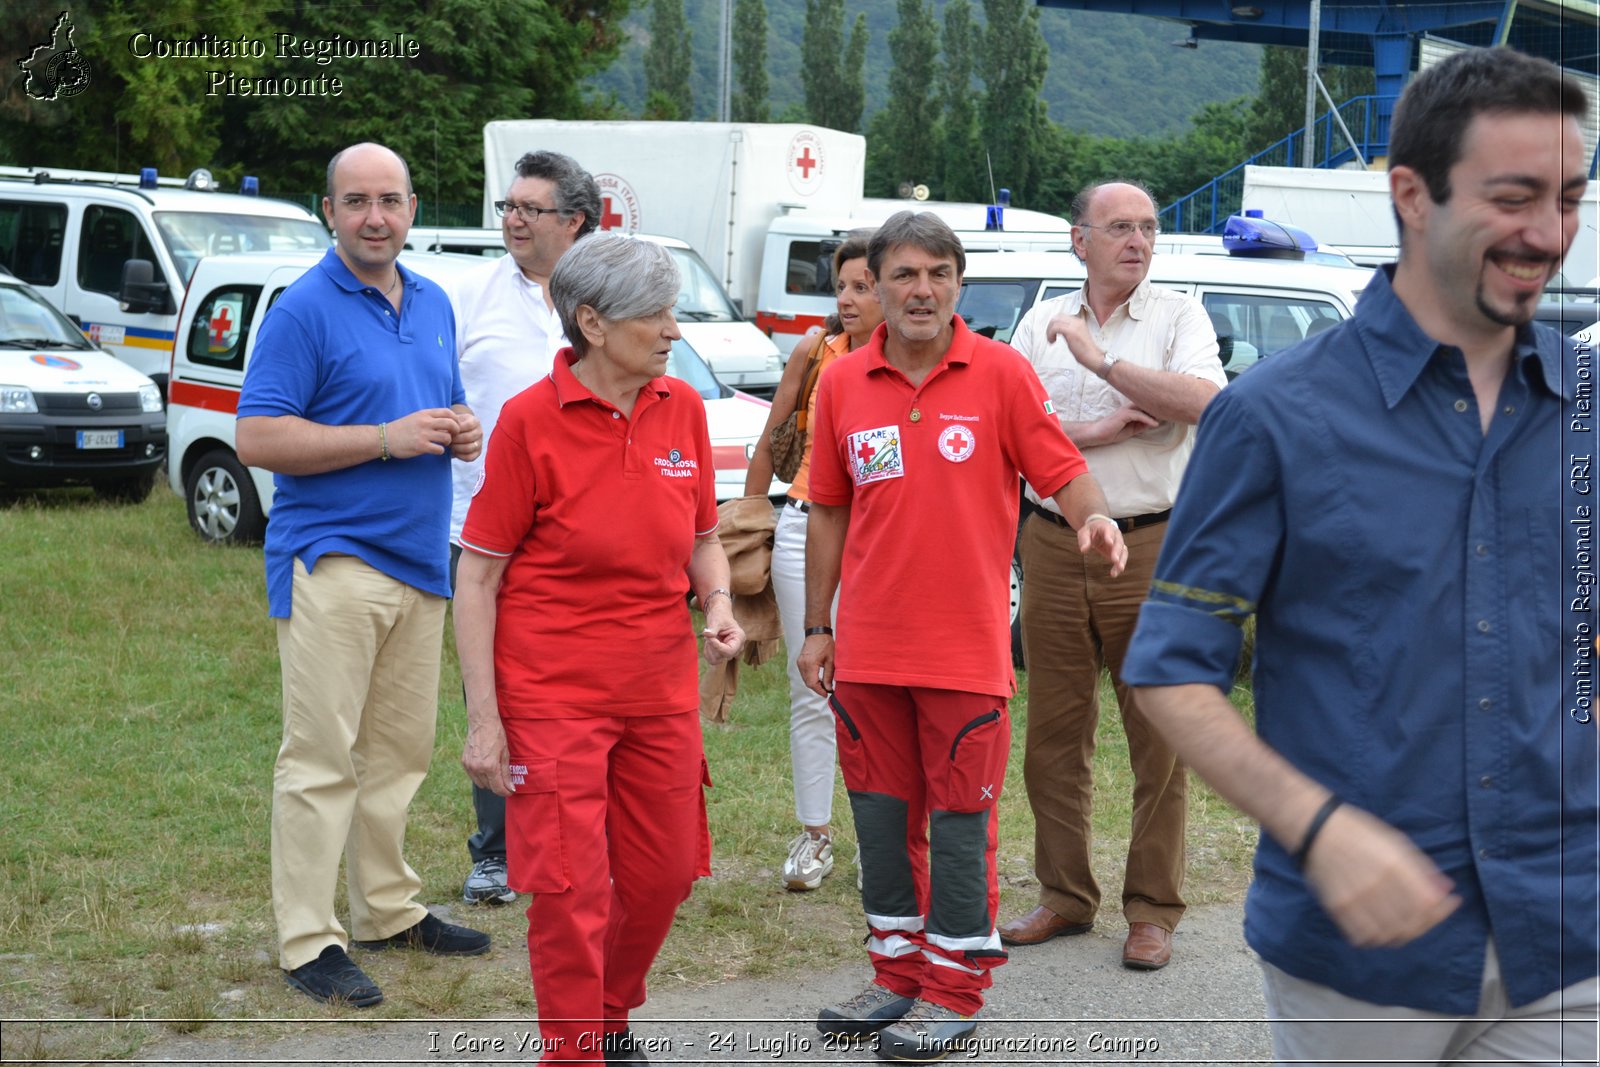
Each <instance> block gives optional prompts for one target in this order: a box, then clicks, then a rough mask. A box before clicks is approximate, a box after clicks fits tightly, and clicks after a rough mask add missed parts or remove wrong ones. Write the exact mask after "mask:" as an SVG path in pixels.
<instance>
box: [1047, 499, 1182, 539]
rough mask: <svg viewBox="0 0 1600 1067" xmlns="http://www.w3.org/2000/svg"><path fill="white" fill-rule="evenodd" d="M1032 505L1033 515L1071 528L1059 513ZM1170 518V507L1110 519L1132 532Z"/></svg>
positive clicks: (1118, 526)
mask: <svg viewBox="0 0 1600 1067" xmlns="http://www.w3.org/2000/svg"><path fill="white" fill-rule="evenodd" d="M1032 507H1033V513H1034V514H1035V515H1038V516H1039V517H1041V518H1045V519H1049V520H1050V521H1051V522H1053V523H1055V524H1056V525H1057V526H1060V527H1062V528H1063V529H1067V530H1070V529H1072V524H1071V523H1069V522H1067V520H1066V519H1064V518H1062V517H1061V516H1060V515H1057V514H1056V513H1055V512H1053V511H1051V510H1050V509H1049V508H1042V507H1040V506H1039V505H1037V504H1033V505H1032ZM1170 518H1172V509H1171V508H1168V509H1167V510H1166V511H1158V512H1156V513H1155V514H1153V515H1134V516H1132V517H1130V518H1126V519H1113V520H1112V521H1113V522H1115V523H1116V524H1117V528H1118V529H1120V530H1121V531H1122V532H1123V533H1132V532H1133V531H1135V530H1138V529H1142V528H1144V527H1146V526H1154V525H1155V524H1156V523H1158V522H1166V521H1167V520H1168V519H1170Z"/></svg>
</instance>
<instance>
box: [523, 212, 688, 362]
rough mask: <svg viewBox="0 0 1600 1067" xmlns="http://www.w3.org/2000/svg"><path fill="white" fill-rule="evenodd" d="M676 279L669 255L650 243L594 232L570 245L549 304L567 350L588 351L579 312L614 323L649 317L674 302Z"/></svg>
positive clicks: (554, 276)
mask: <svg viewBox="0 0 1600 1067" xmlns="http://www.w3.org/2000/svg"><path fill="white" fill-rule="evenodd" d="M679 283H680V275H679V274H678V265H677V264H676V263H674V262H673V261H672V254H671V253H670V252H668V251H667V250H666V249H665V248H664V247H662V246H661V245H658V244H656V243H655V242H653V241H640V240H636V239H634V238H632V237H628V236H625V235H623V234H620V233H610V232H606V233H597V234H595V235H594V236H593V237H590V238H588V239H586V240H583V241H579V242H578V243H577V244H575V245H573V246H572V248H571V250H569V251H568V252H567V253H566V254H565V255H563V256H562V257H561V259H560V260H559V261H558V262H557V263H556V269H555V270H554V271H552V272H551V273H550V300H551V301H552V302H553V303H554V304H555V306H556V314H558V315H560V316H561V328H562V329H563V330H565V331H566V334H567V339H568V340H570V341H571V342H572V350H573V351H574V352H576V353H577V354H578V355H580V356H581V355H583V354H584V352H585V351H587V349H588V347H589V342H588V341H587V340H586V339H585V338H584V336H583V331H582V330H580V329H579V328H578V309H579V308H580V307H583V306H584V305H588V306H589V307H592V308H594V310H595V311H596V312H597V313H598V314H599V315H600V316H601V317H603V318H607V319H611V320H612V321H613V322H615V321H618V320H621V319H639V318H644V317H645V316H646V315H654V314H655V313H656V312H658V311H660V310H662V309H663V308H669V307H671V306H672V305H673V304H675V303H677V302H678V285H679Z"/></svg>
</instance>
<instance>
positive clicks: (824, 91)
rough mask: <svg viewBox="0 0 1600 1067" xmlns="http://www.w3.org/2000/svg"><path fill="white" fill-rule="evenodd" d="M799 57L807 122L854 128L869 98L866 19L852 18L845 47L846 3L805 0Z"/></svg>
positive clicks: (839, 0)
mask: <svg viewBox="0 0 1600 1067" xmlns="http://www.w3.org/2000/svg"><path fill="white" fill-rule="evenodd" d="M800 59H801V71H800V80H801V84H802V85H803V86H804V88H805V97H806V119H807V121H809V122H813V123H816V124H817V125H818V126H827V127H829V128H831V129H835V130H845V131H848V132H852V133H853V132H855V131H856V130H858V129H859V128H860V127H861V112H862V110H863V109H864V108H865V107H866V99H867V97H866V70H867V20H866V16H865V15H857V16H856V21H855V25H854V26H853V27H852V28H851V30H850V39H849V41H848V43H847V42H846V41H845V36H844V0H806V27H805V33H804V35H803V36H802V38H801V44H800Z"/></svg>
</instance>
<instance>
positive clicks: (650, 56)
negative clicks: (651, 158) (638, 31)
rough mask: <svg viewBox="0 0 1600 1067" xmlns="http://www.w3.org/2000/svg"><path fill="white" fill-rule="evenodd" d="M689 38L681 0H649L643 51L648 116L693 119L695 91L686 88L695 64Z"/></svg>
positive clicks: (689, 34) (690, 35) (690, 36)
mask: <svg viewBox="0 0 1600 1067" xmlns="http://www.w3.org/2000/svg"><path fill="white" fill-rule="evenodd" d="M691 38H692V34H691V32H690V30H689V24H688V22H687V21H685V19H684V17H683V0H651V2H650V46H649V47H648V48H647V49H645V53H644V76H645V86H646V91H647V93H648V97H647V100H646V103H645V111H646V114H647V115H649V117H651V118H659V119H683V120H685V121H687V120H689V119H692V118H694V92H693V90H692V89H690V87H689V76H690V74H691V72H692V68H693V66H694V50H693V48H692V47H691V45H690V41H691Z"/></svg>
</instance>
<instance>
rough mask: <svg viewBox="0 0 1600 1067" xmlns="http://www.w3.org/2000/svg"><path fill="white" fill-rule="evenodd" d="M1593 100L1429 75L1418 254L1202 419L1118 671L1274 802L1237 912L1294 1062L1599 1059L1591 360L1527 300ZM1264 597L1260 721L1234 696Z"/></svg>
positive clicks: (1149, 703) (1477, 64)
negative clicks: (1579, 687)
mask: <svg viewBox="0 0 1600 1067" xmlns="http://www.w3.org/2000/svg"><path fill="white" fill-rule="evenodd" d="M1585 109H1586V101H1585V99H1584V94H1583V91H1582V90H1581V89H1580V88H1579V87H1578V86H1577V85H1576V84H1575V83H1574V82H1572V81H1571V80H1569V79H1566V78H1564V77H1563V76H1562V74H1561V72H1560V71H1559V70H1558V69H1557V68H1556V67H1554V66H1553V65H1551V64H1549V63H1547V62H1545V61H1543V60H1537V59H1532V58H1530V57H1528V56H1524V55H1521V54H1519V53H1516V52H1512V51H1510V50H1507V49H1490V50H1476V51H1469V52H1464V53H1461V54H1458V55H1455V56H1452V57H1451V58H1449V59H1447V60H1445V61H1443V62H1441V63H1439V64H1437V65H1436V66H1433V67H1430V68H1429V69H1428V70H1426V71H1424V72H1422V73H1420V74H1418V75H1417V76H1416V77H1415V78H1414V79H1413V81H1412V83H1411V85H1410V86H1409V87H1408V88H1407V89H1406V91H1405V93H1404V95H1403V96H1402V97H1401V98H1400V101H1399V104H1398V106H1397V107H1396V110H1395V114H1394V122H1393V127H1392V132H1391V140H1390V156H1389V186H1390V192H1391V194H1392V196H1393V200H1394V210H1395V214H1396V217H1397V219H1398V221H1399V226H1400V233H1401V244H1400V260H1399V263H1398V265H1396V266H1394V267H1385V268H1383V269H1382V270H1380V271H1379V272H1377V273H1376V274H1374V275H1373V278H1372V281H1371V283H1370V284H1369V285H1368V287H1367V289H1366V291H1365V292H1364V293H1363V294H1362V296H1361V302H1360V304H1359V305H1357V309H1356V315H1355V318H1354V319H1353V320H1351V321H1349V322H1346V323H1345V324H1343V325H1342V326H1340V327H1338V328H1336V329H1334V330H1331V331H1328V332H1327V333H1324V334H1321V335H1320V336H1319V337H1317V338H1315V339H1313V340H1309V341H1307V342H1305V343H1304V344H1303V345H1300V346H1298V347H1296V348H1294V349H1292V350H1291V351H1289V352H1287V353H1284V354H1282V355H1279V356H1275V357H1274V358H1273V359H1272V360H1271V361H1270V362H1268V363H1266V364H1263V365H1262V366H1261V367H1260V369H1258V370H1253V371H1252V372H1251V373H1250V374H1248V375H1245V376H1244V377H1242V378H1240V379H1239V380H1238V381H1237V382H1235V383H1234V384H1232V385H1230V386H1229V387H1228V388H1227V389H1224V390H1223V391H1222V393H1221V394H1220V395H1219V396H1218V397H1217V399H1216V400H1214V401H1213V402H1212V403H1211V405H1210V406H1209V407H1208V408H1207V409H1206V412H1205V415H1204V416H1203V417H1202V419H1201V422H1200V428H1199V436H1198V443H1197V447H1196V450H1195V453H1194V457H1193V459H1192V460H1191V462H1190V465H1189V469H1188V473H1187V475H1186V476H1185V479H1184V483H1183V492H1182V493H1181V494H1179V497H1178V502H1177V506H1176V508H1175V510H1174V512H1173V516H1172V521H1171V527H1170V530H1169V532H1168V534H1167V539H1166V544H1165V546H1164V548H1163V550H1162V553H1161V557H1160V561H1159V562H1158V564H1157V566H1156V573H1155V579H1154V581H1153V583H1152V586H1151V594H1150V598H1149V600H1148V601H1147V602H1146V604H1145V606H1144V609H1143V611H1142V613H1141V615H1140V621H1139V626H1138V630H1137V632H1136V634H1135V636H1134V641H1133V646H1132V648H1131V650H1130V652H1129V654H1128V658H1127V660H1126V661H1125V665H1124V668H1123V678H1124V680H1125V681H1127V682H1128V683H1130V684H1132V685H1134V686H1138V687H1140V688H1139V699H1140V701H1141V703H1142V704H1143V705H1144V706H1145V707H1146V709H1147V711H1148V714H1149V716H1150V719H1151V720H1152V721H1153V722H1155V723H1156V725H1157V726H1158V727H1159V728H1160V729H1162V730H1163V731H1164V732H1165V733H1166V735H1167V736H1168V738H1169V739H1170V740H1171V741H1172V743H1173V745H1174V746H1175V747H1176V748H1177V750H1178V754H1179V755H1180V757H1182V759H1183V760H1184V761H1185V762H1187V763H1188V764H1189V765H1190V766H1192V767H1193V768H1194V769H1195V770H1196V771H1197V772H1198V773H1200V774H1201V775H1202V776H1203V777H1204V778H1205V779H1206V780H1207V781H1209V782H1210V783H1211V784H1212V785H1213V786H1214V787H1215V788H1216V789H1217V790H1218V791H1219V792H1220V793H1222V794H1223V795H1224V796H1226V797H1227V798H1228V799H1229V800H1231V801H1233V802H1234V803H1235V804H1237V805H1238V806H1239V807H1240V808H1241V809H1243V810H1244V811H1245V812H1247V813H1249V814H1250V815H1252V816H1254V817H1255V818H1257V819H1259V820H1260V821H1261V824H1262V830H1263V833H1262V835H1261V841H1260V845H1259V847H1258V849H1257V852H1256V862H1255V880H1254V882H1253V883H1252V885H1251V887H1250V893H1249V897H1248V900H1247V902H1246V908H1245V936H1246V938H1247V940H1248V941H1249V942H1250V944H1251V946H1252V947H1253V948H1254V949H1255V950H1256V951H1257V952H1258V953H1259V954H1260V956H1261V960H1262V969H1263V972H1264V985H1265V994H1266V1001H1267V1011H1268V1015H1269V1017H1270V1018H1271V1020H1272V1033H1273V1046H1274V1052H1275V1055H1276V1057H1277V1058H1278V1059H1280V1060H1285V1061H1293V1062H1307V1063H1309V1062H1316V1063H1324V1062H1335V1063H1344V1062H1349V1061H1361V1062H1379V1061H1381V1062H1407V1063H1413V1062H1416V1063H1420V1062H1427V1063H1438V1062H1460V1061H1468V1060H1470V1061H1473V1062H1482V1061H1489V1060H1492V1061H1494V1062H1549V1063H1557V1062H1560V1063H1567V1062H1571V1063H1579V1062H1583V1063H1593V1062H1595V1051H1596V1050H1595V1024H1594V1021H1593V1020H1594V1018H1595V1011H1596V1004H1597V982H1596V978H1595V974H1596V957H1597V955H1600V935H1597V929H1596V914H1597V900H1596V892H1597V880H1596V863H1597V856H1596V837H1597V829H1600V823H1597V811H1596V794H1597V789H1596V787H1597V784H1600V778H1597V772H1596V741H1595V724H1594V722H1593V721H1592V717H1591V714H1590V712H1589V710H1588V707H1587V704H1586V703H1585V700H1586V699H1587V697H1585V696H1584V695H1583V694H1581V693H1579V692H1577V691H1576V690H1575V689H1574V687H1573V683H1572V681H1571V679H1570V677H1569V673H1570V672H1569V670H1568V669H1567V665H1568V663H1569V662H1571V661H1572V657H1573V656H1574V655H1576V656H1577V658H1578V661H1579V662H1581V663H1582V664H1585V665H1589V664H1592V662H1593V649H1592V641H1593V637H1594V632H1595V629H1594V628H1595V625H1596V618H1595V612H1594V607H1593V604H1592V601H1591V600H1590V597H1589V595H1588V594H1587V593H1586V592H1583V591H1572V590H1569V589H1568V587H1569V586H1572V585H1574V582H1575V581H1586V582H1588V583H1589V584H1591V585H1592V578H1582V577H1578V578H1576V579H1574V578H1573V577H1572V575H1573V573H1574V572H1573V571H1572V570H1571V565H1572V564H1574V563H1576V562H1578V561H1579V560H1580V558H1582V556H1585V555H1587V554H1589V553H1592V548H1591V547H1588V546H1589V545H1590V544H1592V541H1591V540H1590V539H1591V538H1592V530H1591V529H1590V528H1589V527H1590V526H1592V511H1591V501H1590V499H1589V497H1588V495H1587V494H1588V493H1589V492H1590V489H1589V483H1588V482H1587V480H1579V479H1576V478H1573V477H1569V474H1570V471H1571V469H1572V468H1571V467H1570V466H1569V463H1568V457H1580V456H1581V457H1585V458H1584V463H1587V458H1586V457H1588V456H1589V455H1591V454H1592V451H1593V446H1592V444H1591V443H1590V439H1592V438H1593V436H1594V435H1593V432H1592V430H1589V428H1588V424H1587V422H1586V420H1587V419H1588V418H1589V417H1590V416H1589V415H1588V414H1586V413H1587V412H1589V411H1590V410H1591V407H1590V397H1589V395H1588V390H1587V389H1581V390H1580V388H1579V383H1580V382H1582V381H1587V380H1588V379H1589V378H1591V377H1592V373H1593V370H1592V363H1593V353H1592V351H1590V350H1588V349H1587V348H1586V347H1585V348H1576V349H1575V347H1574V346H1573V345H1572V343H1571V342H1569V341H1567V340H1565V339H1564V338H1562V337H1561V336H1560V335H1559V334H1557V333H1555V332H1554V331H1552V330H1549V329H1547V328H1545V327H1542V326H1537V325H1534V324H1533V323H1532V321H1531V320H1532V318H1533V314H1534V311H1535V309H1536V307H1537V304H1538V301H1539V296H1540V293H1541V292H1542V290H1543V288H1544V286H1545V285H1546V284H1547V283H1548V282H1549V280H1550V279H1551V278H1552V277H1553V276H1554V275H1555V273H1556V271H1557V269H1558V268H1559V267H1560V266H1561V262H1562V259H1563V258H1564V257H1565V255H1566V252H1567V248H1568V247H1569V246H1570V245H1571V243H1572V240H1573V237H1574V235H1575V234H1576V232H1577V230H1578V228H1579V224H1578V202H1579V200H1580V198H1581V197H1582V196H1583V193H1584V190H1585V188H1586V185H1587V177H1588V167H1589V156H1588V153H1587V152H1586V151H1585V149H1584V142H1583V137H1582V135H1581V133H1580V128H1579V123H1580V121H1581V120H1582V119H1583V117H1584V115H1585ZM1574 430H1578V431H1580V432H1573V431H1574ZM1586 430H1587V431H1588V432H1583V431H1586ZM1241 456H1242V457H1245V460H1244V461H1243V462H1241V461H1240V458H1239V457H1241ZM1585 562H1586V561H1585ZM1583 569H1584V570H1590V569H1592V568H1589V567H1587V566H1585V567H1584V568H1583ZM1252 613H1253V614H1255V616H1256V627H1257V629H1256V645H1255V658H1254V696H1255V720H1256V730H1257V732H1256V733H1252V732H1251V730H1250V729H1249V727H1248V726H1247V725H1246V724H1245V722H1244V720H1243V719H1242V718H1241V717H1240V716H1239V714H1238V713H1237V712H1236V711H1235V710H1234V708H1233V706H1232V705H1231V704H1230V703H1229V701H1228V699H1227V696H1226V694H1227V693H1228V691H1229V689H1230V688H1231V687H1232V682H1233V673H1234V665H1235V662H1236V658H1237V656H1238V652H1239V647H1240V634H1241V625H1242V623H1243V622H1244V621H1245V619H1246V618H1247V617H1248V616H1249V615H1251V614H1252ZM1574 650H1576V651H1574ZM1588 669H1589V668H1588V667H1587V666H1586V667H1585V670H1588ZM1585 1020H1587V1021H1585Z"/></svg>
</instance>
